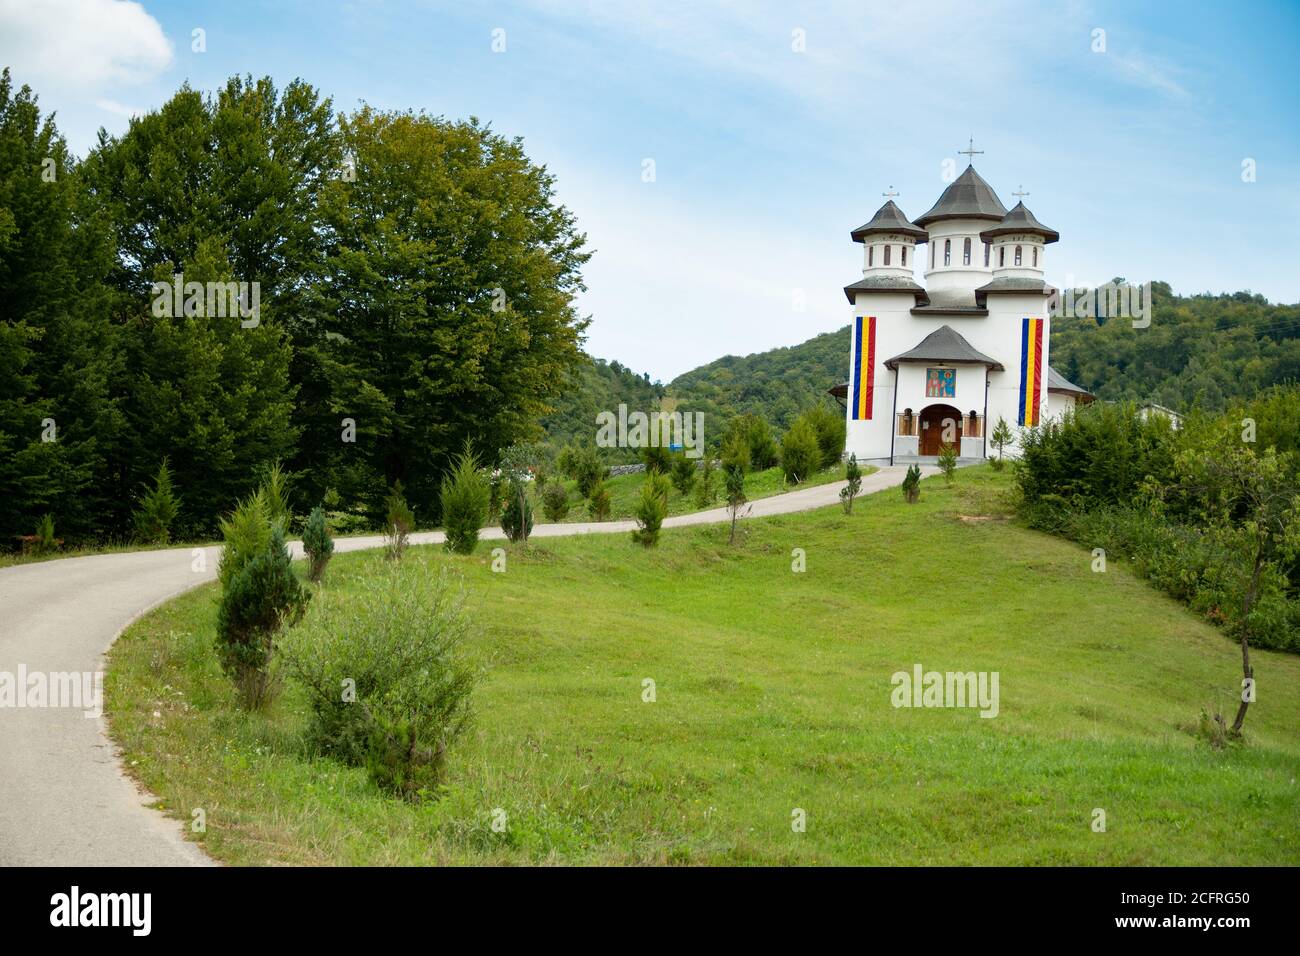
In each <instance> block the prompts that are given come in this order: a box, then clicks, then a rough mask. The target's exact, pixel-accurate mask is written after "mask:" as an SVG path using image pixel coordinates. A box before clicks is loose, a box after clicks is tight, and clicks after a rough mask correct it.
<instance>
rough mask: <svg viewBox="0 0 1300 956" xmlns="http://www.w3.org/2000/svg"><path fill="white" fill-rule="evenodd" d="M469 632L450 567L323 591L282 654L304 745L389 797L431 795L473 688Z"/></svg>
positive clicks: (422, 568)
mask: <svg viewBox="0 0 1300 956" xmlns="http://www.w3.org/2000/svg"><path fill="white" fill-rule="evenodd" d="M468 628H469V621H468V619H467V617H466V616H465V613H464V610H463V607H462V603H461V596H460V592H459V589H458V588H456V587H454V586H453V583H452V579H451V578H450V577H449V576H448V573H447V571H446V569H442V570H441V571H437V572H435V571H434V570H433V568H432V567H430V566H429V565H427V564H424V563H421V562H418V561H417V562H414V564H413V565H412V566H408V567H406V568H403V569H402V570H401V571H398V570H397V569H396V568H393V567H390V568H389V569H387V570H386V571H385V572H384V573H382V574H379V575H377V576H374V577H363V578H361V579H360V580H359V581H358V582H357V584H356V585H355V587H353V588H350V589H349V592H348V593H347V594H346V595H344V594H340V593H339V592H328V591H326V592H322V593H321V595H320V597H319V599H318V601H317V605H316V607H314V608H313V609H312V614H311V615H310V616H309V617H308V619H307V620H306V621H305V622H304V623H303V625H302V626H301V627H300V628H297V629H296V630H295V632H294V634H293V637H292V640H291V641H290V642H289V646H288V648H287V649H286V651H285V656H286V659H287V661H288V663H289V665H290V668H291V671H292V673H293V674H294V676H295V677H296V678H297V679H298V680H299V681H300V682H301V683H302V684H303V685H304V686H305V687H306V688H307V690H308V696H309V699H310V701H311V708H312V720H311V723H310V725H309V728H308V741H309V743H310V744H312V745H313V747H314V749H316V750H317V751H319V752H320V753H322V754H324V755H326V756H330V757H334V758H336V759H339V760H342V761H344V762H345V763H348V764H351V765H353V766H362V767H365V768H366V769H367V771H368V772H369V774H370V778H371V780H373V781H374V783H375V784H376V785H377V786H379V787H381V788H382V789H384V790H386V791H389V792H391V793H396V794H399V795H401V796H404V797H407V798H419V797H426V796H433V795H435V794H436V793H437V790H438V787H439V785H440V784H441V782H442V775H443V770H444V767H445V765H446V755H447V751H448V748H449V747H451V745H452V744H453V743H454V742H455V741H456V740H457V738H459V737H460V736H461V734H462V733H463V732H464V730H465V727H466V726H467V724H468V721H469V717H470V697H471V695H472V692H473V689H474V686H475V684H476V683H477V680H478V674H477V672H476V671H475V669H474V668H472V667H471V666H470V665H469V664H468V663H467V660H466V657H465V655H464V654H463V651H462V649H463V645H464V638H465V635H466V633H467V632H468Z"/></svg>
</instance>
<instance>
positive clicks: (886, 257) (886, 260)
mask: <svg viewBox="0 0 1300 956" xmlns="http://www.w3.org/2000/svg"><path fill="white" fill-rule="evenodd" d="M885 265H889V246H885Z"/></svg>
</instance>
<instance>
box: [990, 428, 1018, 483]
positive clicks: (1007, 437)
mask: <svg viewBox="0 0 1300 956" xmlns="http://www.w3.org/2000/svg"><path fill="white" fill-rule="evenodd" d="M990 440H991V441H992V442H993V447H994V448H996V449H997V450H998V456H997V457H996V458H994V459H993V470H994V471H1001V470H1002V467H1003V465H1004V464H1005V462H1004V461H1003V457H1002V456H1003V449H1004V448H1006V447H1007V445H1010V444H1012V443H1013V442H1014V440H1015V439H1014V437H1013V436H1012V434H1011V427H1010V426H1009V425H1007V420H1006V419H1005V418H1003V417H1002V416H1001V415H999V416H998V423H997V426H996V427H995V428H994V429H993V434H992V436H990Z"/></svg>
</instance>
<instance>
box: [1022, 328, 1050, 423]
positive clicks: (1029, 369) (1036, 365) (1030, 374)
mask: <svg viewBox="0 0 1300 956" xmlns="http://www.w3.org/2000/svg"><path fill="white" fill-rule="evenodd" d="M1043 325H1044V320H1043V319H1025V320H1024V326H1023V328H1022V329H1021V332H1020V356H1021V357H1020V409H1019V412H1018V414H1017V418H1018V419H1019V424H1021V425H1025V426H1032V425H1037V424H1038V406H1039V403H1040V402H1041V401H1042V398H1043Z"/></svg>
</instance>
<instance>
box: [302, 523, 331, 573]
mask: <svg viewBox="0 0 1300 956" xmlns="http://www.w3.org/2000/svg"><path fill="white" fill-rule="evenodd" d="M302 549H303V551H305V552H306V553H307V577H309V578H310V579H311V580H312V581H319V580H320V579H321V577H322V576H323V575H324V574H325V565H327V564H329V560H330V558H331V557H332V556H333V555H334V538H333V537H331V536H330V529H329V522H327V521H326V520H325V510H324V509H323V508H321V506H320V505H317V506H316V507H315V508H313V509H311V514H310V515H309V516H308V517H307V525H306V527H304V528H303V529H302Z"/></svg>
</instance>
